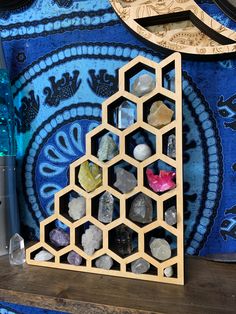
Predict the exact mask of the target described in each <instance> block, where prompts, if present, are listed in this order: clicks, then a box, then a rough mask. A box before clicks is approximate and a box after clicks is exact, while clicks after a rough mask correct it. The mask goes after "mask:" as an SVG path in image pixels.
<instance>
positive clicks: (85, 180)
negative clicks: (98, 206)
mask: <svg viewBox="0 0 236 314" xmlns="http://www.w3.org/2000/svg"><path fill="white" fill-rule="evenodd" d="M78 179H79V183H80V185H81V186H82V188H83V189H84V190H85V191H87V192H92V191H94V190H95V189H96V188H98V187H99V186H100V185H102V172H101V168H100V167H99V166H98V165H96V164H94V163H91V164H90V163H89V162H88V161H85V162H83V163H82V164H81V165H80V169H79V175H78Z"/></svg>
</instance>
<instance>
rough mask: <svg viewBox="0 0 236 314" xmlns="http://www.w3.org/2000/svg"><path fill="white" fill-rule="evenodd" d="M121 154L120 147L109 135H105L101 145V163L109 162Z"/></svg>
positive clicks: (99, 150) (99, 153)
mask: <svg viewBox="0 0 236 314" xmlns="http://www.w3.org/2000/svg"><path fill="white" fill-rule="evenodd" d="M118 154H119V149H118V146H117V145H116V142H115V141H114V140H113V138H112V137H111V136H110V135H109V134H105V135H104V136H103V137H102V138H101V141H100V143H99V148H98V153H97V157H98V159H99V160H100V161H108V160H111V159H112V158H114V157H115V156H116V155H118Z"/></svg>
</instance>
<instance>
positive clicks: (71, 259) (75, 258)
mask: <svg viewBox="0 0 236 314" xmlns="http://www.w3.org/2000/svg"><path fill="white" fill-rule="evenodd" d="M67 262H68V263H69V264H71V265H75V266H79V265H80V264H81V263H82V257H81V256H80V255H79V254H78V253H76V252H75V251H71V252H70V253H69V254H68V255H67Z"/></svg>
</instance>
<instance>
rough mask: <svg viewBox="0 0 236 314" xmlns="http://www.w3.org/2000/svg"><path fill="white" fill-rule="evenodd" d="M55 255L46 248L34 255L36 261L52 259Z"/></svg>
mask: <svg viewBox="0 0 236 314" xmlns="http://www.w3.org/2000/svg"><path fill="white" fill-rule="evenodd" d="M53 257H54V256H53V255H52V254H51V253H49V252H48V251H46V250H41V251H40V252H38V253H37V254H36V255H35V257H34V260H35V261H40V262H43V261H50V260H51V259H52V258H53Z"/></svg>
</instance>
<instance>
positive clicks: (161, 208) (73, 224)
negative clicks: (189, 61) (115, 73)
mask: <svg viewBox="0 0 236 314" xmlns="http://www.w3.org/2000/svg"><path fill="white" fill-rule="evenodd" d="M143 70H147V71H150V73H152V75H154V76H155V81H156V87H155V88H154V90H153V91H152V92H150V93H149V94H146V95H144V96H142V97H137V96H135V95H133V94H132V93H131V92H130V88H129V85H130V80H131V77H134V76H135V75H136V76H137V75H139V73H140V72H141V71H143ZM169 71H173V72H174V77H173V86H172V87H171V88H170V87H169V86H164V80H165V76H166V75H167V74H168V73H170V72H169ZM173 72H172V73H173ZM160 97H161V99H163V101H170V102H171V103H173V105H174V112H175V113H174V117H173V119H172V121H171V122H170V123H169V124H168V125H166V126H164V127H162V128H161V129H156V128H154V127H153V126H151V125H149V124H148V123H147V122H146V111H147V110H149V109H150V106H151V104H152V103H153V102H154V101H155V100H157V99H160ZM124 99H126V100H129V101H131V102H132V103H134V104H135V105H136V110H137V121H136V122H135V123H134V124H132V125H130V126H129V127H128V128H126V129H124V130H120V129H118V128H117V127H116V126H115V125H114V124H112V122H111V120H110V116H112V115H111V114H113V113H114V110H115V108H116V107H117V106H119V105H120V104H121V102H122V101H123V100H124ZM102 109H103V110H102V111H103V112H102V123H101V125H99V126H98V127H96V128H95V129H94V130H92V131H91V132H89V133H88V134H87V136H86V155H85V156H83V157H82V158H80V159H78V160H77V161H75V162H74V163H72V164H71V165H70V184H69V185H68V186H67V187H65V188H64V189H62V190H61V191H59V192H58V193H56V194H55V212H54V214H53V215H52V216H50V217H49V218H47V219H45V220H44V221H42V222H41V223H40V241H39V242H38V243H37V244H35V245H33V246H32V247H30V248H29V249H27V252H26V260H27V263H28V264H30V265H36V266H44V267H52V268H59V269H67V270H74V271H81V272H89V273H95V274H103V275H111V276H121V277H125V278H134V279H142V280H148V281H154V282H166V283H172V284H183V283H184V246H183V177H182V170H183V169H182V74H181V55H180V54H179V53H174V54H172V55H171V56H169V57H168V58H166V59H164V60H163V61H162V62H160V63H159V64H157V63H155V62H153V61H151V60H149V59H147V58H144V57H142V56H138V57H136V58H135V59H133V60H132V61H131V62H129V63H128V64H126V65H125V66H124V67H122V68H121V69H120V70H119V91H118V92H117V93H115V94H114V95H112V96H111V97H110V98H109V99H107V100H106V101H105V102H104V103H103V104H102ZM139 129H143V130H144V132H149V133H151V134H152V136H154V138H155V151H154V152H153V155H152V156H151V157H149V158H148V159H146V160H144V161H142V162H139V161H138V160H135V159H134V158H133V157H132V156H131V155H129V154H127V151H126V148H127V145H129V136H130V135H131V134H132V133H133V132H136V131H137V130H139ZM108 131H110V132H112V133H113V134H116V135H117V136H118V137H119V154H118V155H117V156H116V157H114V158H113V159H112V160H110V161H108V162H101V161H99V160H98V158H97V157H96V150H97V144H96V143H97V141H98V139H99V136H101V135H103V134H105V133H106V132H108ZM170 133H172V134H173V133H174V134H175V136H176V158H175V159H173V158H170V157H168V156H167V154H166V149H165V147H166V145H167V137H168V134H170ZM87 160H89V161H91V162H93V163H95V164H97V165H98V166H100V167H101V169H102V179H103V184H102V185H101V186H100V187H98V188H97V189H95V190H94V191H93V192H90V193H87V192H85V190H83V188H82V187H81V186H80V185H79V183H78V169H79V168H80V166H81V164H82V163H83V162H84V161H87ZM119 161H126V162H127V163H129V164H131V165H132V166H134V167H136V169H137V172H136V176H137V186H136V187H135V188H134V189H133V190H132V191H131V192H129V193H125V194H122V193H121V192H119V191H118V190H117V189H116V188H115V187H114V186H113V184H112V183H111V181H110V171H111V169H113V167H114V166H115V165H116V164H117V163H118V162H119ZM158 161H162V162H164V163H165V164H168V165H169V166H171V167H173V168H174V169H175V172H176V188H174V189H172V190H169V191H167V192H165V193H159V194H158V193H155V192H153V191H152V190H151V189H150V188H149V186H148V184H147V183H145V171H144V170H145V169H146V167H147V166H149V165H151V164H153V163H156V162H158ZM73 191H75V192H77V193H78V194H79V195H82V196H84V197H85V199H86V214H85V216H84V217H82V218H80V219H79V220H77V221H73V220H72V219H71V218H70V217H69V215H68V194H69V193H70V192H73ZM105 191H108V192H110V193H111V194H112V195H113V196H114V197H115V198H116V199H117V200H118V202H119V217H117V219H114V220H113V221H112V222H111V223H108V224H103V223H102V222H100V221H99V220H98V212H97V208H98V197H99V196H100V195H101V194H102V193H104V192H105ZM140 192H143V193H144V194H146V195H148V196H149V197H151V199H152V201H153V204H154V207H155V210H156V216H155V218H153V221H152V222H151V223H149V224H145V225H144V226H143V225H140V224H138V223H135V222H133V221H131V220H130V219H129V217H128V215H127V211H128V210H129V208H128V207H129V206H130V205H129V204H130V203H129V199H130V198H132V197H133V196H135V195H137V194H138V193H140ZM170 204H174V205H175V206H176V209H177V223H176V224H175V225H173V226H172V225H168V224H167V223H166V222H165V215H164V213H165V210H166V209H167V207H169V206H170ZM56 220H59V221H61V222H62V223H63V224H65V225H66V226H68V227H69V229H70V244H69V245H68V246H66V247H64V248H60V249H56V248H55V247H54V246H53V245H52V244H51V243H50V241H49V232H50V230H51V229H52V228H53V225H54V222H55V221H56ZM87 222H90V223H91V224H93V225H95V226H97V227H98V228H99V229H100V230H102V233H103V243H102V248H101V249H99V250H97V251H95V253H94V254H93V255H87V254H86V253H85V252H84V251H83V247H82V245H81V243H80V242H78V238H77V235H78V231H79V230H81V228H82V229H83V232H84V230H85V229H86V223H87ZM121 224H124V225H126V226H127V227H129V228H130V229H132V230H133V231H134V232H135V234H136V236H137V243H138V246H137V248H136V250H135V251H134V252H132V254H131V255H130V256H126V257H125V258H123V257H121V256H120V255H119V254H117V252H116V251H114V250H113V248H112V244H111V243H110V242H112V241H113V238H112V236H111V234H112V232H113V230H114V229H115V228H116V227H117V226H119V225H121ZM159 231H161V232H162V234H163V232H164V235H166V234H168V235H169V236H170V237H171V239H173V243H174V244H175V245H174V246H173V247H171V257H170V258H169V259H167V260H165V261H164V262H161V261H159V260H157V259H155V258H154V257H153V256H152V255H151V253H150V249H149V247H148V246H147V240H149V238H150V236H152V235H153V234H155V235H156V234H159ZM166 239H167V238H166ZM168 241H169V240H168ZM42 248H43V249H45V250H47V251H48V252H50V253H51V254H52V255H53V256H54V258H53V259H51V260H50V261H36V260H34V257H35V255H36V254H37V253H38V252H39V250H40V249H42ZM71 251H75V252H77V253H78V254H79V255H80V256H82V258H83V263H82V264H81V265H80V266H74V265H71V264H69V263H68V262H66V258H65V257H66V256H67V254H68V253H69V252H71ZM104 254H107V255H109V256H110V257H111V258H112V259H113V261H114V264H113V267H112V268H111V269H110V270H104V269H100V268H96V267H95V265H94V262H95V260H96V259H97V258H98V257H100V256H102V255H104ZM139 258H143V259H145V260H146V261H148V262H149V263H150V265H151V268H150V270H149V271H148V272H147V273H145V274H135V273H132V272H131V270H130V263H131V262H132V261H135V260H137V259H139ZM169 266H173V268H174V270H175V272H174V275H173V276H172V277H166V276H165V275H164V269H165V268H167V267H169Z"/></svg>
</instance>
